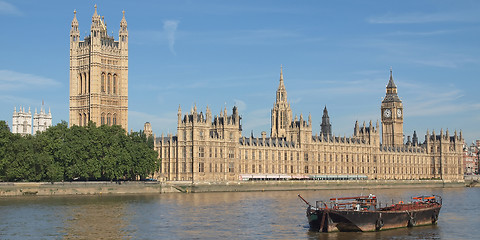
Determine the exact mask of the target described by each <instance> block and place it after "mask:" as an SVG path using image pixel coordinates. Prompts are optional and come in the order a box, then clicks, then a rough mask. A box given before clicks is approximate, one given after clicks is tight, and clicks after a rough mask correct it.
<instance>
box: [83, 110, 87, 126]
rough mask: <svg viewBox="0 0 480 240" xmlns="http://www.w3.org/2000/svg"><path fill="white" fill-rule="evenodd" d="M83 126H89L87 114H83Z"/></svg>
mask: <svg viewBox="0 0 480 240" xmlns="http://www.w3.org/2000/svg"><path fill="white" fill-rule="evenodd" d="M83 126H87V114H86V113H84V114H83Z"/></svg>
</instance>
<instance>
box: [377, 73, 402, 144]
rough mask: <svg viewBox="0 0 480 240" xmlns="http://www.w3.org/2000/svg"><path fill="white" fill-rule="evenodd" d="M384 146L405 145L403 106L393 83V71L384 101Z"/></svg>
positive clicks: (382, 110) (382, 111)
mask: <svg viewBox="0 0 480 240" xmlns="http://www.w3.org/2000/svg"><path fill="white" fill-rule="evenodd" d="M381 113H382V144H383V145H384V146H401V145H403V104H402V100H400V98H399V97H398V95H397V86H396V85H395V83H394V82H393V75H392V69H390V80H389V81H388V85H387V93H386V95H385V98H384V99H383V101H382V107H381Z"/></svg>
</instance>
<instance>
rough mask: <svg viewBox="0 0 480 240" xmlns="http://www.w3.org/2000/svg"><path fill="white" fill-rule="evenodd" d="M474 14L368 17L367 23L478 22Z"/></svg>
mask: <svg viewBox="0 0 480 240" xmlns="http://www.w3.org/2000/svg"><path fill="white" fill-rule="evenodd" d="M476 15H477V14H475V13H473V12H472V13H468V12H463V13H460V12H458V13H419V12H416V13H406V14H392V13H388V14H385V15H383V16H377V17H370V18H369V19H367V21H368V22H369V23H374V24H412V23H434V22H470V21H478V17H477V16H476Z"/></svg>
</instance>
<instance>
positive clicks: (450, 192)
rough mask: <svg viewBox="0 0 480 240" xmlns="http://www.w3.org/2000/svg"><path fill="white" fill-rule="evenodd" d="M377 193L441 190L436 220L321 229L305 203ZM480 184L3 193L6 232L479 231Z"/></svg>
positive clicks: (385, 196) (464, 234) (282, 234)
mask: <svg viewBox="0 0 480 240" xmlns="http://www.w3.org/2000/svg"><path fill="white" fill-rule="evenodd" d="M299 193H300V194H301V195H302V196H303V197H304V198H305V199H307V200H309V201H311V202H314V201H315V200H321V199H323V200H325V199H327V198H329V197H337V196H353V195H359V194H370V193H372V194H375V195H377V197H378V198H379V200H380V201H383V202H384V203H385V202H390V203H391V201H392V199H393V200H394V201H399V200H408V199H409V198H410V197H411V196H412V195H422V194H437V195H440V196H442V197H443V207H442V210H441V212H440V216H439V220H438V224H437V225H436V226H424V227H416V228H404V229H396V230H388V231H381V232H369V233H315V232H310V231H309V229H308V222H307V219H306V216H305V209H306V207H305V205H304V204H303V203H302V202H301V201H300V200H299V199H298V197H297V194H299ZM479 213H480V188H430V189H375V190H362V189H358V190H322V191H320V190H319V191H298V192H296V191H275V192H234V193H190V194H180V193H178V194H161V195H136V196H133V195H129V196H63V197H58V196H57V197H39V196H29V197H8V198H0V239H336V240H340V239H348V240H353V239H478V238H479V236H480V216H479Z"/></svg>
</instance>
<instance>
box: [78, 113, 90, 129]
mask: <svg viewBox="0 0 480 240" xmlns="http://www.w3.org/2000/svg"><path fill="white" fill-rule="evenodd" d="M89 118H90V115H89V114H87V113H80V114H79V116H78V126H87V124H88V121H89Z"/></svg>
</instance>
